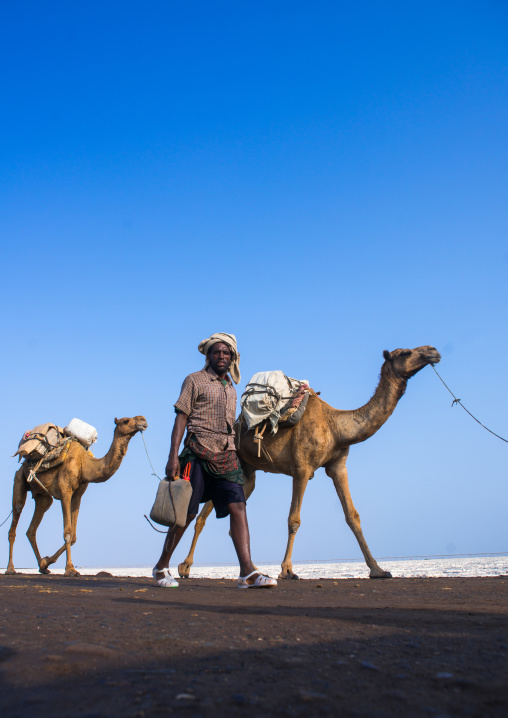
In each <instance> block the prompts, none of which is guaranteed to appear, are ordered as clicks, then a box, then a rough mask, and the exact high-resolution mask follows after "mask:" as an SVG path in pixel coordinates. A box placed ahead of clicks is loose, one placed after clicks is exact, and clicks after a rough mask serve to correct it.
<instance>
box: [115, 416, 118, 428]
mask: <svg viewBox="0 0 508 718" xmlns="http://www.w3.org/2000/svg"><path fill="white" fill-rule="evenodd" d="M115 424H116V425H117V426H118V419H117V418H116V417H115Z"/></svg>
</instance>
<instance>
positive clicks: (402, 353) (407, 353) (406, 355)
mask: <svg viewBox="0 0 508 718" xmlns="http://www.w3.org/2000/svg"><path fill="white" fill-rule="evenodd" d="M399 356H400V357H408V356H411V352H410V351H409V350H406V351H403V352H401V353H400V354H399Z"/></svg>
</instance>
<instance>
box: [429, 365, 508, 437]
mask: <svg viewBox="0 0 508 718" xmlns="http://www.w3.org/2000/svg"><path fill="white" fill-rule="evenodd" d="M430 366H431V367H432V368H433V369H434V371H435V372H436V374H437V375H438V377H439V379H441V381H442V382H443V384H444V385H445V386H446V388H447V389H448V391H449V392H450V394H451V395H452V396H453V401H452V406H454V405H455V404H460V406H461V407H462V408H463V409H464V411H466V412H467V413H468V414H469V416H470V417H471V418H472V419H474V420H475V421H476V423H477V424H480V426H483V428H484V429H486V430H487V431H488V432H489V433H491V434H494V436H497V438H498V439H501V441H504V442H505V443H506V444H508V440H507V439H503V437H502V436H499V434H496V432H495V431H491V430H490V429H489V428H488V427H487V426H485V424H482V422H481V421H479V420H478V419H477V418H476V416H473V415H472V414H471V412H470V411H468V409H466V407H465V406H464V404H463V403H462V402H461V400H460V399H457V397H456V396H455V394H454V393H453V391H452V390H451V389H450V387H449V386H447V385H446V384H445V382H444V381H443V379H442V378H441V377H440V376H439V374H438V373H437V369H436V367H435V366H434V364H431V365H430Z"/></svg>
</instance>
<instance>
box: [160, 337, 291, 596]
mask: <svg viewBox="0 0 508 718" xmlns="http://www.w3.org/2000/svg"><path fill="white" fill-rule="evenodd" d="M198 349H199V351H200V352H201V353H202V354H204V355H205V356H206V363H205V366H204V368H203V369H202V370H201V371H198V372H194V373H193V374H189V376H188V377H186V379H185V380H184V382H183V385H182V391H181V393H180V396H179V398H178V400H177V402H176V403H175V411H176V419H175V425H174V427H173V432H172V434H171V449H170V451H169V458H168V463H167V465H166V476H167V477H168V478H169V479H174V478H176V477H177V476H180V475H182V474H183V473H185V475H187V476H190V482H191V484H192V497H191V500H190V504H189V509H188V515H187V523H186V525H185V527H184V528H181V527H178V526H174V527H172V528H171V529H169V531H168V534H167V536H166V540H165V541H164V547H163V549H162V554H161V556H160V558H159V561H158V562H157V564H156V565H155V567H154V569H153V571H152V575H153V577H154V579H155V580H156V581H157V584H158V585H159V586H163V587H165V588H168V587H176V586H178V582H177V581H175V579H174V578H173V577H172V576H171V574H170V572H169V562H170V559H171V556H172V555H173V552H174V550H175V548H176V547H177V545H178V543H179V541H180V539H181V538H182V536H183V534H184V532H185V530H186V528H187V526H188V525H189V524H190V523H191V521H192V520H193V519H194V518H195V517H196V514H197V513H198V511H199V504H200V503H204V502H205V501H209V500H211V501H213V505H214V508H215V513H216V516H217V518H219V519H220V518H224V517H226V516H228V515H229V517H230V528H231V538H232V539H233V544H234V547H235V550H236V554H237V556H238V561H239V563H240V577H239V578H238V587H239V588H271V587H273V586H276V585H277V581H276V580H275V579H273V578H270V577H269V576H265V575H263V574H261V573H259V571H257V569H256V568H255V566H254V564H253V563H252V559H251V555H250V537H249V526H248V523H247V512H246V505H245V496H244V493H243V483H244V480H243V472H242V469H241V466H240V461H239V459H238V455H237V453H236V449H235V441H234V423H235V417H236V390H235V388H234V386H233V382H232V380H233V381H234V382H235V384H238V383H239V381H240V366H239V365H240V354H239V352H238V349H237V344H236V337H235V336H234V335H233V334H225V333H222V332H220V333H217V334H212V335H211V336H210V337H209V338H208V339H204V340H203V341H202V342H200V344H199V347H198ZM186 429H187V436H186V439H185V444H184V449H183V451H182V453H181V454H180V455H178V449H179V447H180V444H181V442H182V439H183V436H184V433H185V430H186Z"/></svg>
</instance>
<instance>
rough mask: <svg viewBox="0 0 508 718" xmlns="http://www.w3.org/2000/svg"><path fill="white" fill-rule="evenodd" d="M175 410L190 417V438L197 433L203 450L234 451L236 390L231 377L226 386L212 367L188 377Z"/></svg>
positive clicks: (188, 423)
mask: <svg viewBox="0 0 508 718" xmlns="http://www.w3.org/2000/svg"><path fill="white" fill-rule="evenodd" d="M175 409H176V410H177V411H182V412H183V413H184V414H187V416H188V417H189V419H188V422H187V432H188V436H190V435H191V434H194V435H195V436H196V437H197V438H198V440H199V443H200V444H202V445H203V446H204V447H206V448H207V449H210V451H213V452H218V451H231V450H233V451H234V450H235V438H234V431H233V426H234V423H235V418H236V389H235V388H234V386H233V383H232V381H231V379H230V378H229V376H228V377H227V379H226V386H224V384H223V383H222V380H221V379H219V377H218V376H217V374H216V373H215V372H214V371H212V369H210V368H208V369H202V370H201V371H196V372H194V373H193V374H189V376H188V377H186V378H185V380H184V382H183V384H182V391H181V393H180V396H179V397H178V400H177V401H176V403H175Z"/></svg>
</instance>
